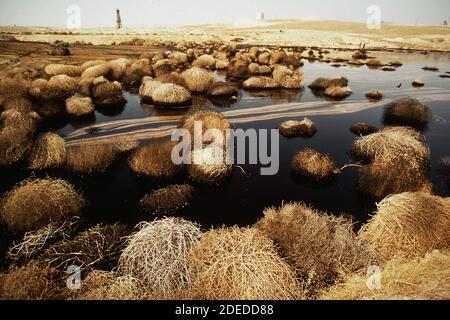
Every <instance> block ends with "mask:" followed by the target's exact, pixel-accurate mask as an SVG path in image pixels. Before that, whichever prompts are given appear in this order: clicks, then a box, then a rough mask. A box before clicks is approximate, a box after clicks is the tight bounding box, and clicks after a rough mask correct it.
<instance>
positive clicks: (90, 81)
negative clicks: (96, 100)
mask: <svg viewBox="0 0 450 320" xmlns="http://www.w3.org/2000/svg"><path fill="white" fill-rule="evenodd" d="M94 80H95V78H82V79H81V80H80V82H78V88H77V92H78V94H80V95H82V96H85V97H89V96H90V95H91V89H92V87H93V86H94Z"/></svg>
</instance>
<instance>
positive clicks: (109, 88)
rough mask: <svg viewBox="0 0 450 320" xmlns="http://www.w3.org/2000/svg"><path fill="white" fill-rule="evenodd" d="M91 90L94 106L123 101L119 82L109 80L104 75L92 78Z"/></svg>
mask: <svg viewBox="0 0 450 320" xmlns="http://www.w3.org/2000/svg"><path fill="white" fill-rule="evenodd" d="M91 92H92V97H93V98H94V104H95V105H96V106H108V105H116V104H122V103H123V102H124V101H125V99H124V97H123V94H122V85H121V84H120V82H117V81H114V82H110V81H108V80H107V79H105V78H104V77H99V78H96V79H95V80H94V82H93V87H92V90H91Z"/></svg>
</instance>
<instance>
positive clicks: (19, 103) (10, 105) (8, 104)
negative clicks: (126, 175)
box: [3, 97, 33, 113]
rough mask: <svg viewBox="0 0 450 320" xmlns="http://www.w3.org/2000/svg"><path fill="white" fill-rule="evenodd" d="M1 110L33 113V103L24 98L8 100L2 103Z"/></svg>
mask: <svg viewBox="0 0 450 320" xmlns="http://www.w3.org/2000/svg"><path fill="white" fill-rule="evenodd" d="M3 110H16V111H19V112H21V113H28V112H32V111H33V103H32V102H31V100H30V99H28V98H26V97H13V98H8V99H6V100H5V101H4V102H3Z"/></svg>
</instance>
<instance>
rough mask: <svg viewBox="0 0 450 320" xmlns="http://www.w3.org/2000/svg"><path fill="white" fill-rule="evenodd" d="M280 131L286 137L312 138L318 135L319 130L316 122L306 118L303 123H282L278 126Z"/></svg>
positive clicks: (290, 121) (289, 121)
mask: <svg viewBox="0 0 450 320" xmlns="http://www.w3.org/2000/svg"><path fill="white" fill-rule="evenodd" d="M278 130H279V131H280V133H281V134H282V135H283V136H284V137H288V138H292V137H299V136H303V137H312V136H314V135H315V134H316V132H317V129H316V125H315V124H314V122H312V121H311V120H310V119H308V118H304V119H303V120H302V121H294V120H288V121H285V122H282V123H281V124H280V125H279V126H278Z"/></svg>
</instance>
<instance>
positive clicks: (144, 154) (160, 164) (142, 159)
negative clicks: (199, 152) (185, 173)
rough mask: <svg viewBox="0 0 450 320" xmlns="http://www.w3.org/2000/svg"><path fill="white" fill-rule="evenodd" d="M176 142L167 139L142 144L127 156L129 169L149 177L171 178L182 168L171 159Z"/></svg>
mask: <svg viewBox="0 0 450 320" xmlns="http://www.w3.org/2000/svg"><path fill="white" fill-rule="evenodd" d="M175 145H176V142H172V141H167V142H159V143H150V144H146V145H142V146H140V147H138V148H137V149H135V150H134V151H133V153H132V154H131V155H130V157H129V158H128V165H129V166H130V168H131V170H132V171H133V172H134V173H136V174H138V175H143V176H146V177H148V178H150V179H157V180H159V179H168V178H172V177H174V176H175V175H177V174H178V173H180V171H181V170H182V166H180V165H176V164H174V163H173V161H172V157H171V155H172V149H173V148H174V147H175Z"/></svg>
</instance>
